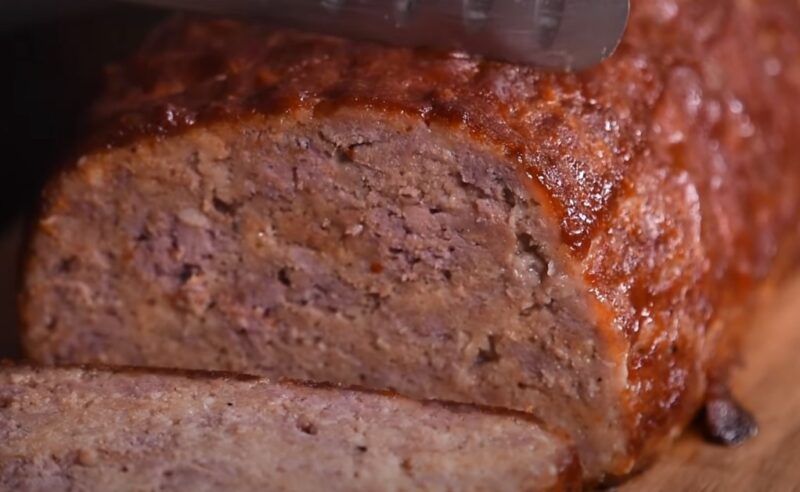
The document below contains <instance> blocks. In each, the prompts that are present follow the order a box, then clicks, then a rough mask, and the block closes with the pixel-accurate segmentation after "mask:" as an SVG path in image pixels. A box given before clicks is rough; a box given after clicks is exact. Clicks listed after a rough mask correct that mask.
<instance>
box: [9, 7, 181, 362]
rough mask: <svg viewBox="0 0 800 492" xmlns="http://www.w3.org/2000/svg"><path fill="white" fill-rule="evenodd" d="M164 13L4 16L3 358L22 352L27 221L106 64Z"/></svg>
mask: <svg viewBox="0 0 800 492" xmlns="http://www.w3.org/2000/svg"><path fill="white" fill-rule="evenodd" d="M72 1H73V0H62V2H72ZM28 7H30V5H28ZM42 8H44V4H43V5H42ZM1 13H2V12H0V14H1ZM165 15H166V14H165V13H164V12H161V11H158V10H154V9H147V8H138V7H132V6H127V5H119V4H113V3H110V2H104V3H103V4H102V5H101V6H99V7H97V6H95V7H93V8H89V9H85V10H83V11H82V12H74V11H73V12H55V11H54V12H53V13H51V15H32V14H31V15H27V14H26V16H25V18H24V19H23V18H21V17H20V19H17V22H15V23H14V24H11V25H5V24H3V23H1V22H0V67H2V68H0V148H2V154H0V155H1V156H2V157H0V159H1V160H2V162H1V163H0V359H2V358H4V357H15V356H18V355H19V343H18V337H17V334H16V332H15V322H14V318H15V316H14V306H15V301H14V297H15V295H14V291H15V284H16V277H17V273H18V272H17V270H18V261H17V259H18V257H19V243H20V241H21V238H22V237H23V235H24V234H23V232H22V231H23V228H24V221H25V220H26V219H27V218H28V217H30V215H31V213H32V211H33V210H34V209H35V204H36V202H37V199H38V196H39V190H40V189H41V186H42V184H43V183H44V181H45V179H46V177H47V175H48V173H49V172H50V170H52V169H53V168H54V167H55V166H56V165H58V164H59V163H60V162H62V160H63V159H65V156H66V155H67V154H68V153H69V151H70V148H71V146H73V145H75V142H76V141H78V140H79V139H80V136H81V126H82V124H81V121H82V114H83V111H84V109H85V108H86V106H87V105H88V103H89V101H91V99H92V97H93V96H94V95H95V94H97V92H98V91H99V90H100V88H101V87H102V83H103V79H102V73H103V70H102V67H103V66H104V65H105V64H107V63H109V62H110V61H113V60H119V59H121V58H124V57H125V55H126V54H128V53H130V52H131V51H132V50H134V49H135V47H136V46H137V45H138V44H139V43H140V42H141V40H142V38H143V37H144V36H145V35H146V33H147V31H148V30H149V29H150V28H151V27H152V26H153V24H155V23H156V22H158V20H159V19H161V18H163V17H164V16H165ZM53 17H56V18H55V19H53ZM37 18H38V19H42V18H45V19H47V18H50V20H47V21H41V20H40V21H35V19H37Z"/></svg>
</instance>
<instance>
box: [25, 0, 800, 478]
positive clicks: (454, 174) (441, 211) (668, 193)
mask: <svg viewBox="0 0 800 492" xmlns="http://www.w3.org/2000/svg"><path fill="white" fill-rule="evenodd" d="M799 45H800V5H799V4H798V3H797V2H795V1H793V0H774V1H771V2H744V1H741V2H730V1H728V0H691V1H690V0H681V1H669V2H664V1H661V0H641V1H638V2H634V5H633V15H632V19H631V25H630V29H629V32H628V34H627V37H626V39H625V40H624V42H623V44H622V46H621V48H620V50H619V51H618V53H617V54H616V55H615V56H614V57H613V58H612V59H610V60H608V62H607V63H605V64H603V65H601V66H600V67H598V68H596V69H594V70H592V71H589V72H587V73H583V74H552V73H543V72H540V71H537V70H536V69H533V68H526V67H518V66H511V65H505V64H500V63H494V62H490V61H483V60H478V59H473V58H470V57H467V56H463V55H459V54H455V55H443V54H435V53H426V52H419V51H410V50H403V49H390V48H385V47H380V46H375V45H369V44H359V43H354V42H349V41H345V40H341V39H334V38H326V37H319V36H314V35H308V34H300V33H292V32H272V31H269V30H267V29H264V28H262V27H258V26H248V25H242V24H239V23H235V22H227V21H206V20H186V19H180V18H179V19H177V20H173V21H171V22H169V23H167V24H166V25H165V26H164V27H162V28H161V29H159V30H158V31H157V32H156V33H155V34H154V35H153V37H152V39H151V40H150V41H149V42H148V43H147V44H146V45H145V46H144V47H143V49H142V50H141V51H140V52H139V53H138V54H136V55H135V56H134V57H132V59H131V60H129V61H128V62H127V63H125V64H122V65H118V66H115V67H112V68H111V69H110V70H109V74H110V85H109V89H108V92H107V94H106V95H105V97H104V98H102V100H101V101H100V102H99V103H98V105H97V106H96V107H95V109H94V121H95V123H96V132H95V133H94V136H93V137H91V138H90V140H91V142H92V143H93V146H91V145H90V146H88V147H86V148H85V150H84V151H83V153H82V157H80V158H79V159H77V160H76V161H75V163H74V165H71V166H69V167H67V169H66V170H65V171H64V172H63V173H62V174H61V175H60V176H59V177H57V178H56V179H55V180H54V181H53V183H52V184H51V186H50V187H49V190H48V192H47V194H46V204H45V206H44V208H43V212H42V215H41V218H40V220H39V222H38V224H37V225H36V228H35V233H34V236H33V238H32V242H31V249H30V260H29V263H28V266H27V272H26V277H25V281H24V290H23V296H22V301H23V302H22V311H23V313H22V314H23V318H24V319H25V321H26V324H27V330H26V332H25V344H26V346H27V350H28V352H29V354H30V355H31V356H32V357H33V358H34V359H36V360H38V361H42V362H48V363H53V362H56V363H63V362H70V363H82V362H104V363H114V364H133V365H147V364H149V365H158V366H178V367H182V368H213V369H224V370H236V371H244V372H248V371H250V372H258V373H261V374H265V375H269V376H289V377H293V378H300V379H311V380H320V381H337V382H343V383H347V384H361V385H367V386H371V387H378V388H391V389H395V390H397V391H400V392H402V393H404V394H408V395H411V396H414V397H422V398H428V397H436V398H443V399H448V400H455V401H461V402H472V403H482V404H490V405H497V406H504V407H508V408H513V409H518V410H526V409H536V411H537V413H539V414H540V415H541V417H542V418H543V419H544V420H545V421H546V422H548V423H549V424H551V425H554V426H557V427H561V428H564V429H567V430H568V431H569V432H571V433H572V435H573V436H574V438H575V440H576V441H577V445H578V447H579V452H580V453H581V458H582V462H583V464H584V467H585V470H586V474H587V478H588V479H598V478H601V477H603V476H604V475H607V474H612V475H614V474H625V473H627V472H629V471H630V470H632V468H633V467H634V466H635V465H636V464H637V463H642V462H643V461H644V460H646V458H647V457H648V456H649V455H650V454H651V452H652V451H653V450H655V449H656V448H658V447H659V446H660V445H661V444H662V443H664V442H665V441H667V440H668V439H669V438H670V437H672V436H674V435H676V434H677V433H678V432H679V431H680V430H681V429H682V427H683V426H684V424H685V423H686V422H687V421H688V420H689V419H690V418H691V416H692V415H693V414H694V413H695V411H696V410H697V409H698V407H699V406H700V405H701V403H702V400H703V398H704V395H705V393H706V388H707V386H708V382H709V380H710V378H711V377H712V376H713V377H715V378H719V377H724V374H725V370H724V369H725V368H726V367H727V361H728V360H729V357H728V354H730V353H732V351H731V350H729V349H728V347H729V346H730V343H729V340H731V339H733V334H734V333H735V330H733V329H732V328H731V327H732V326H733V321H732V320H736V319H737V312H738V310H739V309H740V308H741V307H742V306H746V305H747V303H748V302H749V301H750V300H751V299H752V296H753V294H752V292H753V290H754V288H755V287H757V286H758V285H760V283H761V280H762V279H763V278H764V276H765V275H766V274H767V273H768V272H769V271H770V269H771V266H772V264H773V259H774V258H775V256H776V255H777V253H778V251H779V249H780V246H781V245H782V244H783V243H784V242H785V241H786V240H787V238H788V237H790V236H791V231H793V230H795V229H796V219H797V217H798V209H799V208H800V207H798V202H799V201H800V200H799V199H798V197H799V193H798V185H800V179H798V178H799V176H798V175H799V174H800V166H797V165H796V164H797V162H800V145H798V139H796V138H793V137H792V135H793V132H794V131H795V129H796V128H800V111H798V110H797V108H798V104H800V75H798V74H800V47H799Z"/></svg>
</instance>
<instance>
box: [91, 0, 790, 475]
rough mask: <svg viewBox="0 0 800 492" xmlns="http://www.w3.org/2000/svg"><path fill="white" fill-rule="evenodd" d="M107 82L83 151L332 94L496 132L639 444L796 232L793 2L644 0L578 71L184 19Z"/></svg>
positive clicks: (659, 437) (331, 105) (674, 419)
mask: <svg viewBox="0 0 800 492" xmlns="http://www.w3.org/2000/svg"><path fill="white" fill-rule="evenodd" d="M108 76H109V86H108V89H107V92H106V94H105V96H104V97H103V98H102V99H101V101H100V102H99V103H98V104H97V105H96V106H95V108H94V109H93V112H92V122H93V125H94V127H95V128H96V130H95V131H94V133H93V137H92V139H91V140H90V143H89V145H90V147H91V146H94V147H95V148H96V147H97V146H108V147H116V146H120V145H123V144H125V143H129V142H131V141H134V140H136V139H139V138H159V137H161V136H165V135H169V134H172V133H175V132H180V131H182V130H185V129H187V128H190V127H194V126H198V125H204V124H208V123H211V122H215V121H219V120H225V119H230V120H235V119H236V118H238V117H242V116H246V115H249V114H252V113H262V114H269V115H277V116H285V117H288V118H290V117H291V115H292V113H293V112H294V111H296V110H298V109H302V110H310V111H314V112H318V113H332V112H335V111H337V110H339V109H341V108H356V109H363V110H367V111H375V112H386V113H403V114H405V115H413V116H415V117H418V118H420V119H422V120H424V121H425V122H426V123H428V124H431V125H446V126H447V127H449V128H452V129H453V131H458V132H464V133H469V134H470V135H471V136H472V138H474V139H476V140H480V141H483V142H485V143H487V144H489V145H494V146H496V148H497V149H498V152H502V153H503V154H505V155H506V156H508V157H509V158H510V159H511V160H513V162H516V163H518V166H519V172H520V175H521V176H524V177H526V179H527V183H528V184H529V186H530V189H531V193H532V195H533V196H534V197H535V198H536V199H537V201H539V202H540V203H541V204H542V205H543V208H544V209H545V210H546V211H547V212H548V213H549V214H550V215H551V216H552V218H553V220H554V221H555V222H557V223H559V224H560V227H561V235H562V239H563V243H564V255H565V256H567V257H568V258H569V259H570V263H571V264H572V265H574V269H575V274H576V275H578V276H582V277H583V278H584V279H585V280H586V282H587V284H588V285H589V286H590V289H591V291H592V294H593V295H594V297H595V299H596V303H595V305H594V309H595V310H596V314H597V318H598V319H600V320H602V322H601V323H600V326H599V327H598V330H599V331H601V332H603V334H604V336H605V337H606V338H607V339H608V340H609V342H610V344H611V345H612V346H614V347H616V350H618V354H619V357H618V360H620V361H621V363H623V364H627V368H628V383H629V384H628V392H627V395H626V398H627V405H628V408H627V410H628V412H629V415H628V418H626V419H625V422H626V425H628V426H629V433H630V436H631V439H630V443H631V444H630V451H631V456H638V457H641V455H642V453H644V454H649V452H650V451H652V450H654V449H655V448H657V447H658V446H659V445H660V444H661V443H662V442H664V440H665V439H666V438H669V437H670V436H672V435H674V434H675V432H676V431H677V430H679V429H680V428H681V427H682V426H683V425H684V424H685V423H686V422H687V421H688V419H689V418H691V416H692V415H693V414H694V412H695V411H696V410H697V408H698V407H699V405H700V403H701V401H702V399H703V397H704V394H705V391H706V387H707V383H708V375H709V374H710V373H715V374H716V373H722V372H724V371H720V370H719V369H718V368H719V367H722V366H724V365H725V364H727V363H728V361H729V359H730V357H729V356H728V354H730V353H731V351H730V350H728V349H724V350H723V347H721V344H724V343H727V342H726V340H729V339H732V338H734V337H732V336H730V335H731V333H730V332H731V330H732V328H731V329H728V330H724V329H723V327H724V325H727V324H734V325H735V324H736V323H732V320H735V319H736V318H737V317H738V309H737V307H739V306H741V305H743V304H745V303H746V302H747V301H748V300H749V299H750V297H751V296H752V294H751V292H752V291H753V289H754V288H755V287H756V286H758V285H759V284H760V283H761V282H762V279H763V278H765V276H766V275H767V274H768V273H769V271H770V269H771V266H772V264H773V262H774V259H775V258H776V256H777V255H778V253H779V251H780V250H781V247H782V246H783V245H784V244H785V243H786V242H787V241H788V240H789V239H790V238H792V237H793V236H794V233H795V228H796V226H795V222H796V219H797V212H798V208H800V207H798V201H799V200H800V192H799V190H798V187H799V186H800V180H798V178H799V177H800V176H798V172H800V171H798V170H797V169H798V168H797V166H796V165H795V163H796V162H797V160H798V158H800V144H798V143H797V142H796V141H793V140H792V132H793V131H794V129H795V128H798V127H800V111H798V109H800V5H798V4H797V2H794V1H792V0H772V1H753V0H736V1H734V2H730V1H722V0H700V1H697V0H694V1H689V0H673V1H666V2H665V1H661V0H639V1H635V2H633V12H632V19H631V24H630V27H629V32H628V33H627V35H626V38H625V40H624V42H623V44H622V46H621V47H620V49H619V51H618V52H617V53H616V54H615V55H614V56H613V57H612V58H611V59H610V60H609V61H607V62H606V63H604V64H602V65H601V66H599V67H597V68H595V69H593V70H591V71H588V72H586V73H581V74H553V73H544V72H542V71H538V70H535V69H533V68H525V67H519V66H512V65H507V64H501V63H496V62H491V61H484V60H478V59H474V58H471V57H468V56H463V55H454V54H450V55H447V54H439V53H429V52H422V51H411V50H404V49H390V48H385V47H380V46H376V45H370V44H362V43H353V42H349V41H345V40H341V39H334V38H323V37H319V36H314V35H307V34H299V33H292V32H272V31H269V30H266V29H264V28H260V27H253V26H245V25H242V24H239V23H236V22H231V21H216V20H202V19H199V20H187V19H184V18H176V19H175V20H173V21H171V22H169V23H167V24H165V25H164V26H162V27H161V28H160V30H159V31H158V32H156V33H155V34H154V35H153V36H152V38H151V39H150V41H149V42H148V43H147V44H146V45H145V46H144V47H143V48H142V50H141V51H140V52H139V53H138V54H137V55H136V56H135V57H134V58H133V59H132V60H130V61H129V62H128V63H126V64H124V65H117V66H114V67H111V68H110V69H109V74H108ZM719 354H725V355H724V356H720V355H719ZM628 470H629V464H621V465H620V469H619V471H620V472H621V473H624V472H626V471H628Z"/></svg>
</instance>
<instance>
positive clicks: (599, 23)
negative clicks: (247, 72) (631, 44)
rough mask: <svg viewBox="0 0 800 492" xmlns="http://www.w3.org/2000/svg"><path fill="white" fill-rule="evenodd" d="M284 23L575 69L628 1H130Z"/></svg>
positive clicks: (613, 31) (623, 18) (602, 42)
mask: <svg viewBox="0 0 800 492" xmlns="http://www.w3.org/2000/svg"><path fill="white" fill-rule="evenodd" d="M134 1H136V2H138V3H148V4H154V5H160V6H165V7H170V8H177V9H185V10H195V11H202V12H210V13H215V14H221V15H230V16H238V17H244V18H248V19H266V20H269V21H271V22H273V23H277V24H280V25H283V26H287V27H293V28H298V29H304V30H309V31H317V32H321V33H327V34H335V35H340V36H346V37H352V38H358V39H364V40H372V41H378V42H383V43H386V44H391V45H399V46H412V47H421V46H424V47H431V48H437V49H446V50H458V51H465V52H469V53H474V54H479V55H484V56H486V57H489V58H495V59H499V60H505V61H510V62H514V63H524V64H532V65H536V66H539V67H544V68H550V69H559V70H580V69H584V68H588V67H590V66H592V65H594V64H596V63H599V62H600V61H602V60H603V59H604V58H606V57H607V56H609V55H610V54H611V53H612V52H613V51H614V49H615V48H616V47H617V45H618V44H619V42H620V40H621V38H622V34H623V32H624V30H625V26H626V24H627V20H628V12H629V0H134Z"/></svg>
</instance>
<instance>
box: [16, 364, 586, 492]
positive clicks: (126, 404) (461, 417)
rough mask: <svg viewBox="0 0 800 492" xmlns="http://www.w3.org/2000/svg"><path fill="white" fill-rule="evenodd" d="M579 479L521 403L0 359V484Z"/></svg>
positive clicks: (87, 486)
mask: <svg viewBox="0 0 800 492" xmlns="http://www.w3.org/2000/svg"><path fill="white" fill-rule="evenodd" d="M323 484H324V485H323ZM579 487H580V465H579V464H578V461H577V457H576V455H575V452H574V450H573V449H572V448H571V447H570V446H569V444H567V441H566V440H565V438H564V437H562V436H559V435H556V434H551V433H549V432H547V431H545V430H543V429H542V428H541V427H539V424H538V422H537V421H535V420H533V418H532V417H530V416H529V415H525V414H521V413H515V412H505V411H495V410H489V409H481V408H477V407H471V406H467V405H457V404H446V403H436V402H425V403H420V402H416V401H413V400H408V399H405V398H401V397H398V396H395V395H389V394H380V393H372V392H367V391H360V390H350V389H341V388H336V387H323V386H308V385H303V384H299V383H288V382H287V383H273V382H270V381H267V380H263V379H258V378H246V377H234V376H226V375H218V374H206V373H196V374H189V373H178V372H175V373H172V372H167V371H160V372H147V371H134V370H118V371H113V372H112V371H110V370H98V369H78V368H75V369H30V368H24V367H20V368H9V367H7V368H4V369H0V490H14V491H20V492H33V491H47V492H59V491H67V490H114V491H127V490H130V491H133V490H161V491H173V490H174V491H177V490H198V491H201V490H209V491H210V490H241V491H245V490H282V491H306V490H320V489H324V490H334V491H335V490H342V491H380V490H397V491H411V490H424V491H451V490H465V491H482V490H507V491H521V490H525V491H570V490H578V489H579Z"/></svg>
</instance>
